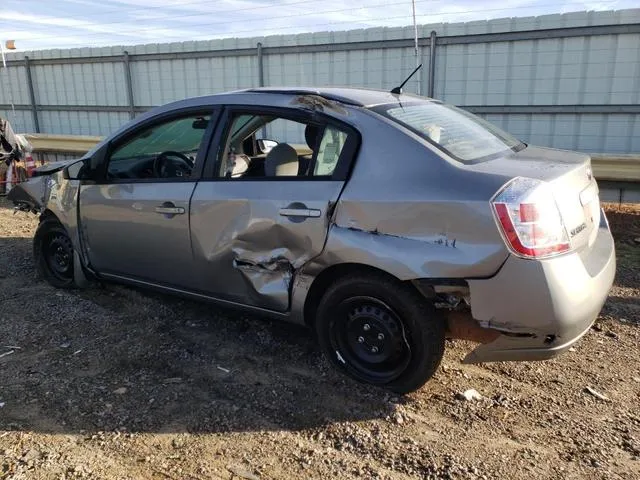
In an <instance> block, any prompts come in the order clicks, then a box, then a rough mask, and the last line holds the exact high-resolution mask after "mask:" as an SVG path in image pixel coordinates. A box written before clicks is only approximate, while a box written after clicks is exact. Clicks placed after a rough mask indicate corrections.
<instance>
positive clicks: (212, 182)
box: [191, 108, 359, 311]
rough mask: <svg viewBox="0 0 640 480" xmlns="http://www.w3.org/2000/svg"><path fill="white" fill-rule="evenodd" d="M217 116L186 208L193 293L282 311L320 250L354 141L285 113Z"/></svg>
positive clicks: (331, 127)
mask: <svg viewBox="0 0 640 480" xmlns="http://www.w3.org/2000/svg"><path fill="white" fill-rule="evenodd" d="M224 118H225V120H224V128H221V129H220V131H219V133H218V134H217V135H216V140H215V142H214V143H215V145H216V148H215V149H212V151H211V154H212V156H213V158H210V159H209V160H212V161H211V162H209V161H208V165H209V164H210V165H211V169H210V170H209V171H208V172H207V177H206V178H205V179H203V181H201V182H199V183H198V185H197V187H196V189H195V191H194V194H193V198H192V201H191V234H192V245H193V250H194V256H195V258H196V264H197V269H198V275H197V276H196V277H195V278H197V280H198V282H199V284H198V285H197V288H198V289H199V290H203V291H206V292H207V293H208V294H209V295H213V296H215V297H218V298H221V299H225V300H228V301H232V302H237V303H241V304H245V305H252V306H258V307H261V308H266V309H270V310H275V311H286V310H287V309H288V308H289V301H290V299H289V294H290V290H291V288H290V287H291V280H292V278H293V276H294V275H295V272H296V270H297V269H299V268H300V267H301V266H302V265H304V264H305V263H306V262H308V261H309V260H310V259H312V258H313V257H315V256H317V255H319V254H320V253H321V252H322V250H323V248H324V244H325V241H326V237H327V231H328V228H329V222H330V218H331V213H332V207H333V206H334V205H335V203H336V202H337V200H338V198H339V196H340V193H341V191H342V188H343V186H344V182H345V180H346V177H347V173H348V171H349V168H350V165H351V162H352V161H353V160H354V157H355V153H356V150H357V146H358V143H359V140H358V138H359V137H358V134H357V132H355V130H353V129H352V128H350V127H348V126H346V125H341V124H338V123H336V122H334V121H331V120H329V119H319V118H318V117H315V118H313V119H312V117H311V115H310V114H301V113H300V112H290V111H287V110H276V111H274V110H269V111H261V110H257V109H256V108H253V109H251V108H248V109H243V108H234V109H233V110H228V111H227V112H226V114H225V117H224ZM264 139H268V140H271V141H272V142H261V141H260V140H264ZM274 142H277V145H276V146H275V147H273V148H272V149H271V150H270V151H269V152H266V151H260V150H259V146H260V145H268V147H267V148H269V149H270V148H271V147H272V146H273V145H274Z"/></svg>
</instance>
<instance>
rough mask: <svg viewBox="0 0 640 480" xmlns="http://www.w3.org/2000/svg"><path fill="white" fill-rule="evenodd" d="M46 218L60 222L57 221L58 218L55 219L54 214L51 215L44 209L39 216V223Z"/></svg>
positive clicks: (50, 212)
mask: <svg viewBox="0 0 640 480" xmlns="http://www.w3.org/2000/svg"><path fill="white" fill-rule="evenodd" d="M47 218H55V219H56V220H58V221H60V220H59V219H58V217H56V214H55V213H53V212H52V211H51V210H49V209H46V210H45V211H44V212H42V213H41V214H40V221H41V222H42V221H43V220H46V219H47Z"/></svg>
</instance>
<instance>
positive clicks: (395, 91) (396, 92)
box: [391, 64, 422, 95]
mask: <svg viewBox="0 0 640 480" xmlns="http://www.w3.org/2000/svg"><path fill="white" fill-rule="evenodd" d="M421 68H422V64H420V65H418V66H417V67H416V68H415V69H414V70H413V72H411V74H410V75H409V76H408V77H407V78H406V80H405V81H404V82H402V83H401V84H400V86H399V87H396V88H394V89H393V90H391V93H393V94H395V95H400V94H401V93H402V87H404V86H405V84H406V83H407V82H408V81H409V80H411V77H413V76H414V75H415V73H416V72H417V71H418V70H420V69H421Z"/></svg>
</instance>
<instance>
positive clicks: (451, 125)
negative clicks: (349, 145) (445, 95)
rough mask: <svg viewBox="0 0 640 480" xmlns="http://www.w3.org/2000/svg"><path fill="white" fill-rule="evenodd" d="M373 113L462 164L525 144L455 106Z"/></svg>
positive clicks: (383, 107)
mask: <svg viewBox="0 0 640 480" xmlns="http://www.w3.org/2000/svg"><path fill="white" fill-rule="evenodd" d="M372 110H374V111H375V112H378V113H380V114H382V115H384V116H385V117H387V118H390V119H391V120H393V121H395V122H398V123H399V124H401V125H404V126H405V127H407V128H409V129H410V130H412V131H413V132H415V133H417V134H418V135H420V136H421V137H422V138H424V139H425V140H427V141H429V142H430V143H432V144H434V145H435V146H437V147H438V148H440V149H441V150H443V151H444V152H445V153H446V154H448V155H449V156H451V157H453V158H454V159H456V160H458V161H460V162H465V163H469V162H477V161H479V160H485V159H488V158H491V157H496V156H498V155H500V154H504V153H506V152H507V151H509V150H514V151H518V150H521V149H522V148H524V147H525V145H524V144H523V143H522V142H521V141H519V140H518V139H516V138H514V137H512V136H511V135H509V134H508V133H506V132H503V131H502V130H500V129H499V128H498V127H496V126H495V125H492V124H490V123H489V122H487V121H485V120H483V119H482V118H480V117H477V116H475V115H473V114H471V113H469V112H466V111H464V110H462V109H460V108H457V107H453V106H451V105H444V104H441V103H435V102H419V103H418V102H415V103H408V104H402V105H400V104H388V105H380V106H377V107H374V108H373V109H372Z"/></svg>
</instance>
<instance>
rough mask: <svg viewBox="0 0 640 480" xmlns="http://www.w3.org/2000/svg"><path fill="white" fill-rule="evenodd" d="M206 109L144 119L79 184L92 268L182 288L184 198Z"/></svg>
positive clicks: (201, 143) (185, 269)
mask: <svg viewBox="0 0 640 480" xmlns="http://www.w3.org/2000/svg"><path fill="white" fill-rule="evenodd" d="M210 123H211V115H210V113H209V112H206V111H205V112H194V113H184V112H182V113H180V114H177V116H169V117H168V118H167V117H166V116H164V117H163V118H162V119H160V120H153V119H152V120H150V122H149V123H145V124H143V125H141V126H140V127H137V128H135V130H134V131H133V132H131V133H125V134H124V136H123V137H122V138H121V139H116V140H115V141H114V143H113V145H112V146H111V147H110V151H109V153H108V154H107V156H106V162H107V163H106V165H105V166H104V168H103V169H102V171H103V175H102V177H103V178H102V180H100V181H98V182H97V184H95V185H83V186H82V187H81V190H80V216H81V224H82V226H83V241H84V245H85V247H86V249H87V254H88V256H89V260H90V263H91V266H92V267H93V268H94V269H95V270H97V271H98V272H99V273H101V274H103V275H105V276H115V277H125V278H130V279H136V280H141V281H148V282H151V283H160V284H166V285H171V286H177V287H186V286H188V285H189V283H190V281H189V279H190V275H191V269H192V268H193V255H192V250H191V241H190V233H189V201H190V199H191V195H192V194H193V191H194V189H195V186H196V182H197V180H198V178H199V177H200V175H201V171H202V162H203V160H204V158H205V151H206V147H207V144H208V141H207V138H208V137H209V136H210V132H211V130H212V127H211V126H210Z"/></svg>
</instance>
